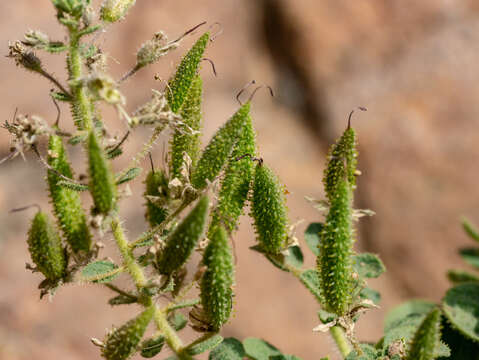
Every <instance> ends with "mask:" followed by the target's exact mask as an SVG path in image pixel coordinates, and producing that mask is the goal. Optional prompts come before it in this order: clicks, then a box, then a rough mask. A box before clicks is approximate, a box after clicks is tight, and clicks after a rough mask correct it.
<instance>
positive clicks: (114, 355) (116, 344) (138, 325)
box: [102, 306, 155, 360]
mask: <svg viewBox="0 0 479 360" xmlns="http://www.w3.org/2000/svg"><path fill="white" fill-rule="evenodd" d="M154 313H155V307H154V306H150V307H149V308H147V309H146V310H145V311H143V312H142V313H141V314H140V315H138V316H137V317H136V318H134V319H131V320H130V321H128V322H127V323H126V324H124V325H122V326H121V327H119V328H118V329H114V330H113V331H112V332H110V333H109V334H108V335H107V338H106V340H105V342H104V346H103V349H102V356H103V357H104V358H105V359H107V360H125V359H128V358H129V357H130V356H131V355H133V354H134V353H135V352H136V351H137V346H138V344H139V343H140V341H141V338H142V337H143V334H144V333H145V330H146V327H147V326H148V324H149V323H150V321H151V319H152V317H153V314H154Z"/></svg>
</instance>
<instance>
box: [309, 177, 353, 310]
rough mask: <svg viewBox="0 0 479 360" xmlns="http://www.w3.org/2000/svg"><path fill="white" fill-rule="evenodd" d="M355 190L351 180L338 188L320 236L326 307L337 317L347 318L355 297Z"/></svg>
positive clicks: (321, 274) (321, 286) (321, 271)
mask: <svg viewBox="0 0 479 360" xmlns="http://www.w3.org/2000/svg"><path fill="white" fill-rule="evenodd" d="M352 213H353V209H352V190H351V186H350V185H349V181H348V179H347V177H343V179H341V180H340V181H338V184H337V185H336V188H335V191H334V197H333V198H331V199H330V208H329V213H328V215H327V217H326V223H325V224H324V227H323V229H322V231H321V232H320V234H319V235H320V239H321V240H320V242H319V255H318V259H317V264H318V271H319V282H320V288H321V295H322V297H323V306H324V307H325V308H326V310H328V311H330V312H333V313H335V314H337V315H340V316H341V315H344V314H345V313H346V312H347V310H348V307H349V305H350V303H351V293H352V280H353V278H352V272H353V271H352V264H351V256H352V246H353V218H352Z"/></svg>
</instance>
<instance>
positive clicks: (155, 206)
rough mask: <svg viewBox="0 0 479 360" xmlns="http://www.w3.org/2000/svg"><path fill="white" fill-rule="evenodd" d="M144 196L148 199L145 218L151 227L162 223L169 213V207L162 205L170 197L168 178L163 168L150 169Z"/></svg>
mask: <svg viewBox="0 0 479 360" xmlns="http://www.w3.org/2000/svg"><path fill="white" fill-rule="evenodd" d="M143 196H144V197H145V199H146V204H145V205H146V213H145V218H146V220H147V221H148V222H149V224H150V226H151V227H154V226H156V225H160V224H161V223H162V222H163V221H164V220H165V219H166V216H167V215H168V209H167V208H166V203H165V206H163V205H162V200H164V201H165V202H166V201H167V199H168V179H167V178H166V176H165V174H164V172H163V171H161V170H155V171H153V170H152V171H150V172H149V173H148V175H147V176H146V179H145V192H144V194H143Z"/></svg>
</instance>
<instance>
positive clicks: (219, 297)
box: [201, 226, 234, 331]
mask: <svg viewBox="0 0 479 360" xmlns="http://www.w3.org/2000/svg"><path fill="white" fill-rule="evenodd" d="M203 263H204V265H205V266H206V267H207V270H206V272H205V273H204V274H203V277H202V279H201V303H202V305H203V309H204V312H205V314H206V316H207V317H208V322H209V323H210V325H211V326H212V327H213V329H214V330H216V331H217V330H219V329H220V328H221V326H222V325H223V324H224V323H226V321H228V319H229V317H230V314H231V308H232V296H233V291H232V289H231V286H232V285H233V282H234V279H233V277H234V269H233V256H232V255H231V248H230V245H229V242H228V237H227V235H226V231H225V229H224V228H223V227H222V226H217V227H215V230H214V232H213V234H212V235H211V238H210V242H209V244H208V246H207V247H206V249H205V252H204V255H203Z"/></svg>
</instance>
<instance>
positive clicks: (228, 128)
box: [191, 102, 250, 190]
mask: <svg viewBox="0 0 479 360" xmlns="http://www.w3.org/2000/svg"><path fill="white" fill-rule="evenodd" d="M249 111H250V103H249V102H247V103H246V104H244V105H243V106H241V107H240V108H239V109H238V111H237V112H236V113H235V114H234V115H233V116H232V117H231V118H230V119H229V120H228V121H227V122H226V123H225V124H224V125H223V126H222V127H221V128H220V129H218V131H217V132H216V133H215V135H214V136H213V138H212V139H211V141H210V142H209V144H208V145H207V146H206V148H205V150H204V151H203V154H202V155H201V157H200V159H199V160H198V164H197V165H196V167H195V169H194V170H193V173H192V175H191V183H192V184H193V186H194V187H195V188H196V189H198V190H200V189H203V188H205V187H206V184H207V180H209V181H213V180H214V179H215V178H216V177H217V176H218V174H219V173H220V171H221V169H222V168H223V166H224V165H225V163H226V161H227V160H228V157H229V156H230V155H231V152H232V151H233V147H234V146H235V144H236V143H237V141H238V139H239V138H240V137H241V134H242V132H243V129H244V125H245V124H246V122H247V120H248V117H249Z"/></svg>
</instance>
